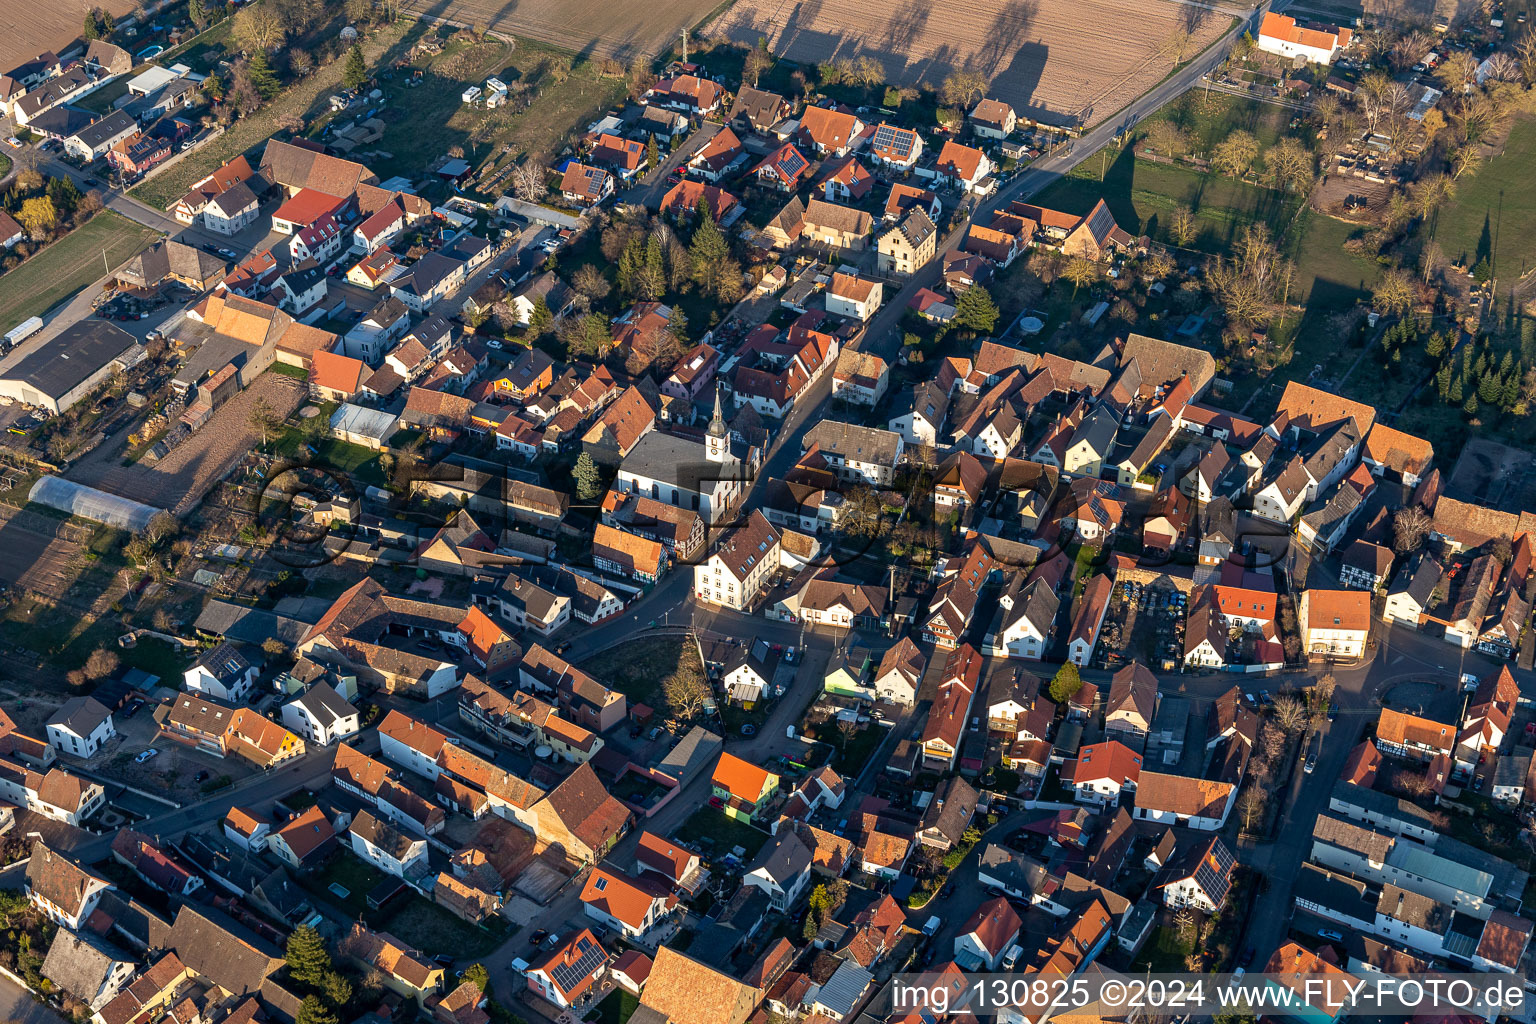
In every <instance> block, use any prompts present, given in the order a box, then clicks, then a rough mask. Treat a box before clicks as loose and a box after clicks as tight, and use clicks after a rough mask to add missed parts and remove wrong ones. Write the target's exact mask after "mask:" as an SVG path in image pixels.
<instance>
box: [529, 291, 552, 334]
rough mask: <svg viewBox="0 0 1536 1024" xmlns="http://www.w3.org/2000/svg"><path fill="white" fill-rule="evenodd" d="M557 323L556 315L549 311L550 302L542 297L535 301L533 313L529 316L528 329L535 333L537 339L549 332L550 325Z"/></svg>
mask: <svg viewBox="0 0 1536 1024" xmlns="http://www.w3.org/2000/svg"><path fill="white" fill-rule="evenodd" d="M554 322H555V314H553V313H551V312H550V311H549V302H548V301H546V300H545V298H544V296H542V295H540V296H539V297H538V298H536V299H534V300H533V312H531V313H529V314H528V329H529V330H530V331H532V332H533V336H534V337H535V338H537V337H540V336H541V335H543V334H544V333H545V332H546V331H548V330H549V326H550V324H552V323H554Z"/></svg>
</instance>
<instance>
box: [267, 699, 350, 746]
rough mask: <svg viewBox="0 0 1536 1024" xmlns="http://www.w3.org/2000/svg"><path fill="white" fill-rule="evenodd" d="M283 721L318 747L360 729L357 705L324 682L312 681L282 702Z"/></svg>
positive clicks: (329, 743) (328, 744)
mask: <svg viewBox="0 0 1536 1024" xmlns="http://www.w3.org/2000/svg"><path fill="white" fill-rule="evenodd" d="M283 724H284V725H285V726H287V727H288V728H289V730H291V731H292V732H294V733H297V734H298V735H299V736H302V737H303V738H304V740H305V741H306V742H307V743H310V744H314V745H318V746H322V747H325V746H330V745H331V744H332V743H334V742H336V741H337V740H339V739H343V738H344V737H347V736H351V735H353V734H354V733H356V732H357V731H358V730H359V728H361V726H360V724H359V718H358V712H357V708H355V707H353V706H352V702H351V701H349V700H347V699H346V698H345V697H343V696H342V695H341V694H339V693H337V692H336V690H335V688H334V687H332V686H330V685H329V684H327V683H316V684H315V685H314V686H311V687H310V688H309V689H308V690H305V691H304V692H303V693H302V694H300V695H299V696H298V697H296V698H294V699H293V700H291V701H289V702H288V703H287V704H284V705H283Z"/></svg>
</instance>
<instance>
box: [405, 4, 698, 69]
mask: <svg viewBox="0 0 1536 1024" xmlns="http://www.w3.org/2000/svg"><path fill="white" fill-rule="evenodd" d="M716 6H718V0H649V2H647V3H645V4H626V3H613V2H612V0H516V2H513V3H510V4H509V3H503V2H501V0H407V2H406V3H405V4H404V5H403V7H404V9H405V10H407V11H410V12H412V13H414V14H428V15H432V16H434V17H438V18H446V19H448V20H449V21H455V22H459V23H462V24H465V25H474V26H476V27H479V28H489V29H491V30H493V31H496V32H501V33H504V34H509V35H519V36H525V37H527V38H529V39H537V40H539V41H540V42H543V43H550V44H552V45H554V46H559V47H563V48H565V49H568V50H573V51H576V52H577V53H581V54H597V55H599V56H603V57H618V58H620V59H625V60H627V59H628V58H630V57H633V56H636V55H638V54H642V53H643V54H650V55H654V54H656V53H659V52H661V51H663V50H665V49H666V48H667V47H668V46H672V45H674V44H677V43H678V42H679V41H680V40H679V34H680V33H681V32H682V30H683V29H685V28H692V27H693V26H694V25H696V24H698V23H699V21H700V20H702V19H703V18H704V16H705V15H707V14H709V12H710V11H713V10H714V9H715V7H716Z"/></svg>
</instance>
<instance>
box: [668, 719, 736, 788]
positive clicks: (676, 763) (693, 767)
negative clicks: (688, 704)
mask: <svg viewBox="0 0 1536 1024" xmlns="http://www.w3.org/2000/svg"><path fill="white" fill-rule="evenodd" d="M723 746H724V744H723V743H722V741H721V739H720V737H719V736H717V735H715V734H714V733H712V732H710V731H709V730H708V729H705V728H704V727H703V726H702V725H696V726H694V727H693V728H692V729H689V730H688V734H687V735H686V736H684V737H683V738H682V739H680V740H678V741H677V746H675V747H673V748H672V749H671V750H670V751H668V752H667V756H666V757H664V758H662V759H661V763H660V764H658V765H657V766H656V770H657V771H659V772H661V773H662V774H663V775H666V776H668V777H670V778H674V779H677V780H679V782H681V783H684V784H686V783H687V782H688V781H689V780H690V779H691V778H693V776H694V775H697V774H698V773H699V771H700V770H701V769H703V767H704V766H705V765H706V764H709V763H710V762H711V761H713V760H714V759H715V755H717V754H719V753H720V751H721V749H722V747H723Z"/></svg>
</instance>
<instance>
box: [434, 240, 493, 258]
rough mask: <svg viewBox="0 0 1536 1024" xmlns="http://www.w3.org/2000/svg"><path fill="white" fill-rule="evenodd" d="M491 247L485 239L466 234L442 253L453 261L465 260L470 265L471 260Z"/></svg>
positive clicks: (448, 245) (443, 249) (449, 244)
mask: <svg viewBox="0 0 1536 1024" xmlns="http://www.w3.org/2000/svg"><path fill="white" fill-rule="evenodd" d="M490 247H491V243H490V242H487V241H486V240H485V239H483V238H476V237H475V236H474V235H471V234H468V233H465V234H462V235H460V236H459V237H458V238H455V239H454V240H453V241H451V242H449V243H448V244H447V245H445V246H443V248H442V249H441V250H439V251H440V252H442V254H443V255H444V256H447V257H449V258H451V259H456V260H463V261H464V262H465V263H468V262H469V261H470V259H471V258H473V257H475V256H478V255H480V254H481V253H483V252H485V250H487V249H489V248H490Z"/></svg>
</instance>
